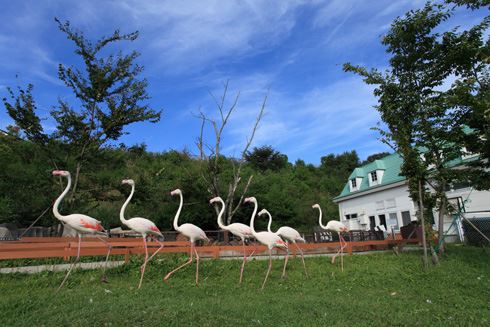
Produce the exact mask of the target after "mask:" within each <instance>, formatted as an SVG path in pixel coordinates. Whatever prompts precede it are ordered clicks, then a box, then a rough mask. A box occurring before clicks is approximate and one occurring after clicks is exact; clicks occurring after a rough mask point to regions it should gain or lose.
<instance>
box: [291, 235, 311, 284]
mask: <svg viewBox="0 0 490 327" xmlns="http://www.w3.org/2000/svg"><path fill="white" fill-rule="evenodd" d="M294 245H296V248H297V249H298V251H299V253H301V261H303V268H304V269H305V275H306V278H308V271H307V270H306V265H305V258H304V255H303V251H302V250H301V248H300V247H299V246H298V243H296V242H294Z"/></svg>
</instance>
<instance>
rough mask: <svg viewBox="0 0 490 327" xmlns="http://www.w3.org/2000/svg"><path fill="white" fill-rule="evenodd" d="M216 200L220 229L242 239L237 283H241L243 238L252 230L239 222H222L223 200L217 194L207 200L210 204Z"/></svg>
mask: <svg viewBox="0 0 490 327" xmlns="http://www.w3.org/2000/svg"><path fill="white" fill-rule="evenodd" d="M216 202H220V203H221V210H220V212H219V214H218V226H219V227H220V228H221V229H223V230H227V231H229V232H230V233H232V234H233V235H235V236H238V237H239V238H240V239H241V240H242V244H243V263H242V268H241V270H240V282H239V284H241V283H242V279H243V269H244V268H245V262H246V261H247V256H246V252H245V239H246V238H252V237H253V235H252V230H251V229H250V227H249V226H247V225H245V224H241V223H233V224H230V225H227V226H226V225H225V224H224V223H223V213H224V212H225V202H224V201H223V199H222V198H220V197H219V196H218V197H215V198H212V199H211V200H209V203H210V204H213V203H216ZM254 252H255V251H253V252H252V253H251V254H250V256H249V257H251V256H252V254H254Z"/></svg>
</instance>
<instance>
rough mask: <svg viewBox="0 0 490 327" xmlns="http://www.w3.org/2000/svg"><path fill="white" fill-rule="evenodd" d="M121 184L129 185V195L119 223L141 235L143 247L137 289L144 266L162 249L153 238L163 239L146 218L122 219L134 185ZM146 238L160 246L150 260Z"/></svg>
mask: <svg viewBox="0 0 490 327" xmlns="http://www.w3.org/2000/svg"><path fill="white" fill-rule="evenodd" d="M122 184H128V185H131V194H129V196H128V198H127V199H126V202H124V204H123V206H122V207H121V211H120V212H119V219H121V222H122V223H123V224H124V225H126V226H128V227H129V228H130V229H132V230H133V231H135V232H137V233H139V234H141V237H142V238H143V244H144V246H145V261H144V262H143V264H142V265H141V268H140V270H141V278H140V283H139V285H138V289H139V288H141V284H142V283H143V277H144V276H145V269H146V264H147V263H148V262H149V261H150V260H151V259H152V258H153V257H154V256H155V255H156V254H157V253H158V252H159V251H160V250H161V249H162V248H163V243H162V242H160V241H159V240H157V239H156V238H155V236H159V237H162V238H163V234H162V232H160V230H159V229H158V227H157V226H156V225H155V224H154V223H153V222H152V221H151V220H148V219H146V218H140V217H136V218H131V219H127V220H126V219H125V218H124V211H125V210H126V207H127V206H128V204H129V201H131V198H132V197H133V194H134V188H135V186H134V185H135V184H134V181H133V180H132V179H124V180H123V181H122ZM146 236H150V237H151V238H153V239H154V240H155V241H157V242H158V244H160V247H159V248H158V250H156V251H155V252H154V253H153V254H152V255H151V257H150V258H148V246H147V244H146Z"/></svg>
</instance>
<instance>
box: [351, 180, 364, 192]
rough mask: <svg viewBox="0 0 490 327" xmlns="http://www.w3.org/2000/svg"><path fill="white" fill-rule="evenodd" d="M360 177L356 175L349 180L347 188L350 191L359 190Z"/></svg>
mask: <svg viewBox="0 0 490 327" xmlns="http://www.w3.org/2000/svg"><path fill="white" fill-rule="evenodd" d="M361 182H362V177H356V178H352V179H350V180H349V189H350V191H351V192H355V191H359V188H360V186H361Z"/></svg>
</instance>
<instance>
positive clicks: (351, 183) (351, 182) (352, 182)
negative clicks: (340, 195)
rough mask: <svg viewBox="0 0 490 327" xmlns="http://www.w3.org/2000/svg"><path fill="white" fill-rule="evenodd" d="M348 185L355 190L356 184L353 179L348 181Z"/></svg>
mask: <svg viewBox="0 0 490 327" xmlns="http://www.w3.org/2000/svg"><path fill="white" fill-rule="evenodd" d="M344 180H345V179H344ZM350 185H351V186H352V188H353V189H355V188H357V182H356V179H355V178H353V179H351V180H350Z"/></svg>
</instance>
